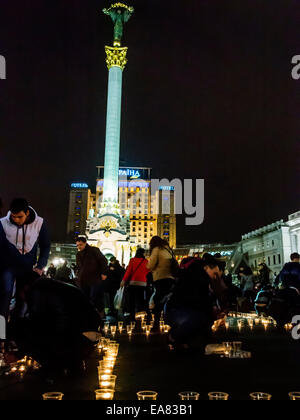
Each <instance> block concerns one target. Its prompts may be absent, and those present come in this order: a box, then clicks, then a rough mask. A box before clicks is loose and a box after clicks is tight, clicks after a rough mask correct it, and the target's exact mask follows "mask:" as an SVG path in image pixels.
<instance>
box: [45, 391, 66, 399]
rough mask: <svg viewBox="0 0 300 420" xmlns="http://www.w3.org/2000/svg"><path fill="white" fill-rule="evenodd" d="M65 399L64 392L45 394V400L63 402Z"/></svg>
mask: <svg viewBox="0 0 300 420" xmlns="http://www.w3.org/2000/svg"><path fill="white" fill-rule="evenodd" d="M63 397H64V394H63V393H62V392H45V393H44V394H43V400H44V401H46V400H56V401H61V400H62V399H63Z"/></svg>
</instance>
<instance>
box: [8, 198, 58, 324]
mask: <svg viewBox="0 0 300 420" xmlns="http://www.w3.org/2000/svg"><path fill="white" fill-rule="evenodd" d="M38 248H39V257H38V258H37V254H38ZM0 249H1V259H0V315H2V316H4V317H5V318H6V319H7V318H8V315H9V307H10V301H11V298H12V295H13V290H14V285H15V281H16V288H17V295H16V296H17V304H16V307H19V302H20V298H21V300H22V299H24V292H25V290H26V288H27V287H28V285H29V284H30V282H31V281H32V280H33V279H34V278H36V277H40V276H42V274H43V269H44V268H45V267H46V265H47V262H48V258H49V253H50V238H49V233H48V229H47V227H46V224H45V221H44V219H43V218H42V217H40V216H38V215H37V213H36V211H35V210H34V209H33V208H32V207H30V206H29V204H28V202H27V201H26V200H25V199H24V198H16V199H14V200H13V201H12V203H11V205H10V211H9V212H8V214H7V216H6V217H3V218H2V219H0Z"/></svg>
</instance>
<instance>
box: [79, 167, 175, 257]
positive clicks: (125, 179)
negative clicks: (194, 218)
mask: <svg viewBox="0 0 300 420" xmlns="http://www.w3.org/2000/svg"><path fill="white" fill-rule="evenodd" d="M97 170H98V174H97V181H96V193H95V194H90V201H89V202H90V208H89V209H88V210H87V214H97V213H98V212H99V209H100V208H101V203H102V197H103V185H104V167H103V166H98V167H97ZM163 199H169V200H170V213H168V214H162V211H161V209H162V200H163ZM118 202H119V206H120V214H121V215H123V216H128V217H129V226H128V229H129V236H130V240H131V243H135V244H136V246H141V247H143V248H146V249H147V248H148V245H149V242H150V239H151V238H152V236H155V235H159V236H161V237H162V238H164V239H166V240H167V241H168V242H169V244H170V246H171V247H172V248H175V247H176V215H175V213H174V190H172V189H171V190H170V191H169V198H168V195H166V196H165V197H163V194H162V191H159V192H157V193H156V195H155V196H151V168H149V167H130V168H128V167H120V168H119V197H118ZM157 204H158V206H159V207H158V208H157ZM157 210H158V211H157Z"/></svg>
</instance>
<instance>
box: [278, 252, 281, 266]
mask: <svg viewBox="0 0 300 420" xmlns="http://www.w3.org/2000/svg"><path fill="white" fill-rule="evenodd" d="M278 264H281V255H280V254H278Z"/></svg>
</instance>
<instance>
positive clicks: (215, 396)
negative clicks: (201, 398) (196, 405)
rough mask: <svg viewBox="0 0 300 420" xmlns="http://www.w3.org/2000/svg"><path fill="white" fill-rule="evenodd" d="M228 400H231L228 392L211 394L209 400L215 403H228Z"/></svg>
mask: <svg viewBox="0 0 300 420" xmlns="http://www.w3.org/2000/svg"><path fill="white" fill-rule="evenodd" d="M228 398H229V394H226V392H209V393H208V399H209V400H210V401H214V400H220V401H221V400H223V401H227V400H228Z"/></svg>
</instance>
